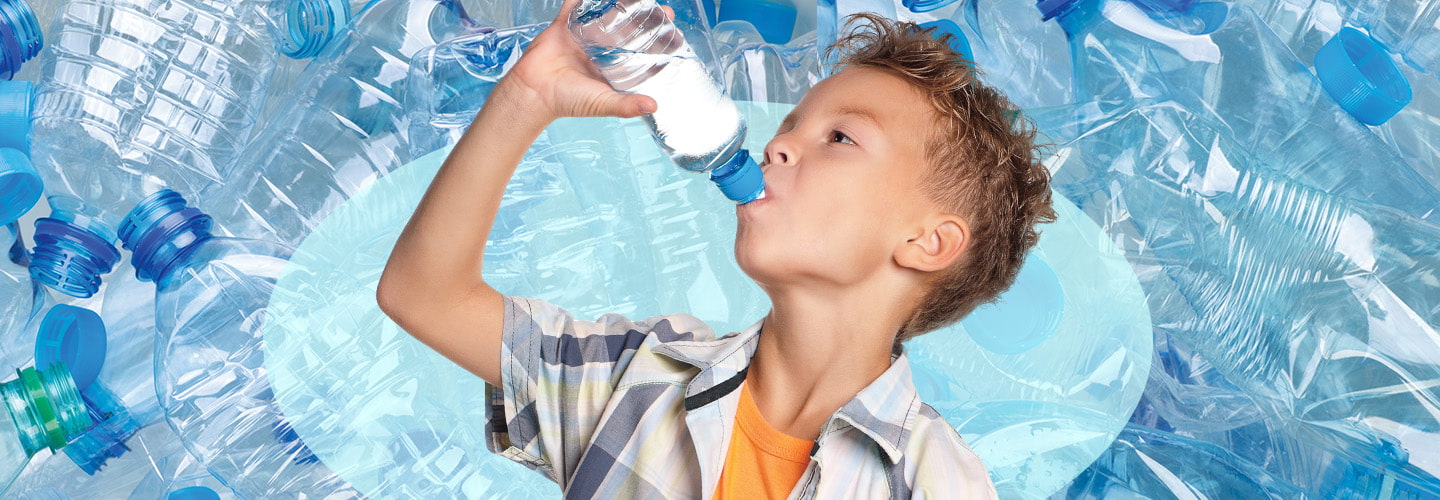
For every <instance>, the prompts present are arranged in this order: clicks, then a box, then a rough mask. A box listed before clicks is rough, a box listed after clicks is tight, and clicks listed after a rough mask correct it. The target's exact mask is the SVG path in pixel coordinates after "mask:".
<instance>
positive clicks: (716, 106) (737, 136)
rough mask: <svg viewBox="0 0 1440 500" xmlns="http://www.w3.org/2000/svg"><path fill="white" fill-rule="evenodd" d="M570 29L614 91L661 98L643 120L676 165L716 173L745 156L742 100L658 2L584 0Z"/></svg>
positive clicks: (574, 16)
mask: <svg viewBox="0 0 1440 500" xmlns="http://www.w3.org/2000/svg"><path fill="white" fill-rule="evenodd" d="M569 28H570V34H571V35H572V36H573V37H574V39H575V41H576V43H579V44H580V46H581V48H583V49H585V51H586V53H587V54H589V56H590V59H591V60H592V61H594V62H595V66H596V68H598V69H599V70H600V74H601V75H604V76H605V79H606V80H608V81H609V82H610V86H612V87H614V88H615V90H619V91H622V92H633V93H637V94H642V95H646V96H649V97H651V98H653V99H655V102H656V104H657V105H658V106H657V109H656V111H655V112H654V113H651V114H648V115H645V116H643V117H642V119H643V120H645V123H646V125H648V126H649V127H650V129H651V131H652V134H653V135H654V137H655V140H656V143H657V144H659V145H660V148H661V149H663V150H664V151H665V153H666V154H667V155H669V156H670V159H671V161H673V162H675V165H676V166H678V167H680V168H681V169H684V170H688V171H691V172H709V171H711V170H714V169H716V168H719V167H720V166H721V165H722V164H724V163H725V162H726V161H728V160H729V159H730V158H731V157H732V156H734V155H735V154H736V153H737V152H738V151H739V150H740V143H741V142H744V140H745V120H744V119H743V118H742V117H741V116H740V111H739V110H738V109H737V108H736V107H735V102H734V101H731V100H730V99H729V98H727V97H726V96H725V91H724V90H723V89H722V88H721V87H720V84H719V83H718V82H717V81H716V80H715V78H714V77H713V76H712V75H711V74H710V72H709V71H708V69H707V68H706V67H705V63H704V61H702V60H701V59H700V57H699V56H698V55H697V54H696V52H695V51H694V50H693V49H691V47H690V44H689V42H688V41H687V40H686V38H685V36H684V35H683V34H682V33H681V31H680V30H679V29H678V28H676V26H675V25H674V23H671V22H670V20H669V19H667V18H666V14H665V12H664V11H662V10H661V9H660V5H659V4H658V3H656V2H655V1H654V0H583V1H581V2H580V3H579V5H577V6H576V7H575V10H574V11H573V12H571V13H570V26H569Z"/></svg>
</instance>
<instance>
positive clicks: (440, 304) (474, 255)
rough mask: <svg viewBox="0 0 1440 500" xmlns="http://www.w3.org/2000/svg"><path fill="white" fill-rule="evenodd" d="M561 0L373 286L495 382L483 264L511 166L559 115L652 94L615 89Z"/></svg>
mask: <svg viewBox="0 0 1440 500" xmlns="http://www.w3.org/2000/svg"><path fill="white" fill-rule="evenodd" d="M576 1H577V0H567V1H566V2H565V5H564V6H562V7H561V9H560V14H559V15H558V16H557V17H556V20H555V22H553V23H552V24H551V26H550V27H549V28H546V29H545V30H544V31H543V32H541V34H540V35H538V36H537V37H536V38H535V40H534V41H532V42H531V44H530V46H529V47H527V48H526V50H525V53H524V55H523V56H522V57H521V58H520V60H519V61H518V62H516V64H515V66H514V67H513V68H511V70H510V71H509V73H507V74H506V76H505V77H504V78H502V79H501V80H500V82H499V83H497V84H496V85H495V88H494V90H493V91H492V92H491V94H490V97H489V98H488V100H487V101H486V103H485V105H484V107H482V108H481V109H480V113H479V114H478V115H477V116H476V117H475V121H474V122H473V123H472V124H471V126H470V128H469V130H466V132H465V134H464V135H463V136H462V137H461V139H460V141H459V143H458V144H456V146H455V149H454V150H452V151H451V152H450V156H449V157H448V158H446V159H445V163H444V164H443V165H441V167H440V170H439V172H438V173H437V174H436V175H435V178H434V179H433V180H432V181H431V182H430V187H429V188H428V189H427V190H426V191H425V195H424V197H423V198H421V200H420V204H419V205H418V206H417V207H416V208H415V213H414V215H412V216H411V217H410V222H409V223H407V224H406V225H405V229H404V231H403V232H402V233H401V234H400V238H399V240H397V241H396V243H395V250H394V251H393V252H392V253H391V254H390V260H389V261H388V262H387V263H386V265H385V271H384V274H383V275H382V276H381V278H380V283H379V286H378V287H377V289H376V300H377V301H378V302H379V305H380V309H381V310H382V311H384V312H385V314H387V315H389V316H390V318H391V319H393V320H394V321H395V323H396V324H398V325H400V327H401V328H403V329H405V331H406V332H409V333H410V335H412V336H414V337H415V338H416V339H417V340H419V341H421V342H423V343H425V344H426V345H428V346H430V347H431V348H432V349H435V350H436V351H437V352H439V353H440V354H441V355H444V356H445V357H446V358H449V359H450V360H451V361H454V362H455V363H456V364H458V365H460V366H461V367H463V368H465V369H466V370H469V371H470V372H472V373H474V374H476V375H478V376H479V377H480V378H482V379H484V380H485V381H486V382H488V383H490V385H493V386H497V387H499V386H501V385H502V381H501V375H500V366H501V359H500V347H501V346H500V342H501V334H502V331H501V330H502V326H503V325H502V323H503V311H502V308H501V305H502V302H501V300H502V298H501V295H500V293H499V292H497V291H495V289H494V288H491V287H490V285H488V284H487V283H485V281H484V279H483V278H482V277H481V274H480V273H481V269H482V264H483V259H484V255H485V241H486V239H487V238H488V236H489V234H490V228H491V226H492V225H493V223H494V221H495V214H496V212H497V211H499V209H500V198H501V196H502V195H503V194H504V192H505V185H506V184H507V183H508V182H509V179H510V176H511V174H513V173H514V172H515V167H516V166H517V165H518V164H519V163H520V160H521V159H522V158H523V157H524V154H525V151H526V150H527V149H528V148H529V146H530V144H531V143H533V142H534V141H535V139H536V138H537V137H539V135H540V132H541V131H542V130H544V128H545V127H546V126H548V125H549V124H550V122H552V121H554V120H556V119H557V118H560V117H565V116H618V117H623V118H628V117H634V116H639V115H641V114H644V113H648V112H653V111H654V109H655V101H654V100H653V99H650V98H649V97H645V96H641V95H638V94H621V93H618V92H615V91H614V90H612V89H611V88H610V86H609V84H607V83H605V81H604V80H603V79H602V78H601V77H600V75H599V73H598V72H597V71H596V69H595V67H594V65H593V64H592V63H591V62H590V60H589V59H588V58H587V57H586V56H585V53H584V52H583V51H582V50H581V49H580V47H579V46H578V45H577V44H576V43H575V42H574V41H573V40H571V39H570V34H569V33H568V32H567V31H566V29H565V23H566V21H567V13H568V12H569V11H570V9H572V8H574V5H575V2H576Z"/></svg>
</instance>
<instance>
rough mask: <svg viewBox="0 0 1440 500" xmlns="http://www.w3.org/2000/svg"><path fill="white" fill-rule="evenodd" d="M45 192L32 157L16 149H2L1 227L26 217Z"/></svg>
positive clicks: (0, 180) (0, 172) (0, 163)
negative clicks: (32, 162)
mask: <svg viewBox="0 0 1440 500" xmlns="http://www.w3.org/2000/svg"><path fill="white" fill-rule="evenodd" d="M43 192H44V184H42V183H41V182H40V174H38V173H36V172H35V166H34V165H31V164H30V157H29V156H26V155H25V153H24V152H21V151H20V150H18V149H15V148H0V225H3V224H9V223H11V222H15V221H16V220H17V219H19V218H20V217H21V216H24V215H25V213H26V212H29V211H30V208H31V207H34V206H35V202H37V201H40V195H41V194H42V193H43Z"/></svg>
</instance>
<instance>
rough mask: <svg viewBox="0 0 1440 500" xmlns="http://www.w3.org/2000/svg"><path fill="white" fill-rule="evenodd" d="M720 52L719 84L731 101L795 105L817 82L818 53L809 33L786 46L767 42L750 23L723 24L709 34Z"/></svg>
mask: <svg viewBox="0 0 1440 500" xmlns="http://www.w3.org/2000/svg"><path fill="white" fill-rule="evenodd" d="M712 33H713V34H714V36H715V44H716V46H717V48H718V49H719V53H721V54H726V55H725V56H723V57H722V58H721V60H720V66H721V81H723V82H724V83H725V88H726V89H728V91H729V92H728V93H729V95H730V97H731V98H732V99H735V100H741V101H765V102H779V103H786V104H798V103H799V102H800V98H801V97H804V95H805V91H806V90H809V88H810V87H811V86H812V85H814V84H815V82H818V81H820V52H819V51H818V50H817V49H816V45H815V43H816V42H815V32H813V31H811V32H808V33H805V34H802V35H800V36H798V37H795V38H794V39H791V40H790V41H789V42H788V43H785V44H783V45H782V44H775V43H769V42H767V41H766V38H765V36H764V35H763V34H762V33H760V32H759V31H757V30H756V29H755V27H754V26H753V23H750V22H747V21H740V20H731V21H724V22H721V23H720V24H717V25H715V29H714V30H713V31H712Z"/></svg>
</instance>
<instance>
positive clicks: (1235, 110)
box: [1037, 0, 1440, 220]
mask: <svg viewBox="0 0 1440 500" xmlns="http://www.w3.org/2000/svg"><path fill="white" fill-rule="evenodd" d="M1186 5H1187V4H1186V3H1185V2H1182V1H1179V0H1174V1H1152V2H1138V1H1137V2H1133V3H1132V2H1129V1H1123V0H1047V1H1044V2H1040V4H1039V5H1038V6H1037V7H1038V8H1039V9H1040V11H1041V12H1042V13H1043V14H1044V15H1045V17H1046V19H1053V20H1054V21H1055V22H1057V23H1059V25H1060V26H1061V27H1062V28H1064V29H1065V32H1066V34H1067V36H1068V37H1069V39H1070V44H1071V47H1072V51H1071V53H1072V56H1073V58H1074V70H1075V85H1076V99H1078V100H1080V101H1088V100H1127V99H1140V98H1156V99H1173V100H1175V101H1176V102H1178V103H1180V104H1181V105H1183V106H1185V107H1187V108H1189V109H1191V110H1194V111H1195V112H1198V113H1213V114H1214V115H1215V116H1216V117H1218V119H1219V120H1220V121H1222V122H1223V123H1224V125H1225V127H1227V128H1228V129H1229V131H1230V132H1231V136H1232V137H1233V138H1234V139H1235V140H1236V141H1238V142H1239V143H1240V144H1241V145H1242V146H1243V147H1245V148H1246V149H1247V150H1249V151H1253V152H1264V153H1265V154H1267V155H1268V156H1267V160H1268V162H1269V163H1270V164H1271V165H1272V166H1273V167H1274V168H1275V169H1277V170H1279V171H1280V172H1281V173H1282V174H1283V175H1286V176H1288V177H1290V178H1293V179H1296V180H1298V181H1300V182H1301V183H1304V184H1306V185H1308V186H1310V187H1313V188H1316V189H1319V190H1322V191H1325V192H1328V193H1333V194H1336V195H1340V196H1345V197H1349V198H1352V199H1357V200H1362V201H1369V202H1374V203H1379V204H1383V205H1387V206H1391V207H1395V208H1398V209H1400V210H1402V211H1404V212H1407V213H1410V214H1412V215H1414V216H1417V217H1421V218H1426V219H1428V220H1440V210H1437V209H1436V207H1440V191H1437V190H1436V189H1435V188H1434V187H1433V186H1431V185H1430V184H1429V183H1427V182H1425V181H1424V180H1423V179H1422V178H1421V177H1420V176H1419V174H1418V173H1416V171H1415V169H1414V168H1412V167H1411V166H1410V165H1409V164H1407V163H1406V162H1405V160H1404V159H1403V158H1401V157H1400V156H1399V155H1398V154H1397V153H1396V152H1395V151H1394V150H1393V149H1391V148H1389V147H1388V146H1387V145H1386V144H1385V143H1384V142H1383V141H1381V140H1380V139H1379V138H1378V137H1376V136H1375V134H1374V133H1372V132H1371V131H1370V130H1369V129H1367V128H1366V127H1365V126H1364V125H1363V124H1361V123H1359V122H1357V121H1356V120H1355V119H1354V118H1352V117H1351V116H1350V115H1349V114H1348V113H1346V112H1345V110H1343V109H1341V108H1340V106H1339V105H1338V104H1337V103H1336V102H1335V101H1334V100H1333V99H1332V98H1331V97H1330V96H1329V95H1327V94H1326V92H1325V90H1324V89H1323V88H1322V86H1321V83H1320V81H1319V80H1318V79H1317V78H1316V77H1315V75H1313V74H1311V73H1310V72H1309V71H1307V70H1306V68H1305V66H1304V65H1302V64H1301V63H1300V61H1298V60H1296V59H1295V56H1294V55H1293V54H1292V53H1291V52H1290V50H1289V48H1288V47H1286V46H1285V44H1284V43H1283V42H1281V41H1280V40H1279V39H1278V38H1276V37H1275V36H1274V34H1273V32H1272V31H1270V29H1269V28H1268V27H1266V26H1265V24H1264V22H1263V21H1261V20H1260V19H1259V18H1258V17H1256V16H1255V13H1254V12H1253V11H1251V10H1250V9H1249V8H1247V7H1244V6H1242V5H1234V4H1227V3H1222V2H1205V3H1199V4H1195V5H1193V6H1190V7H1189V8H1188V9H1187V8H1185V6H1186ZM1271 153H1274V154H1271Z"/></svg>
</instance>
